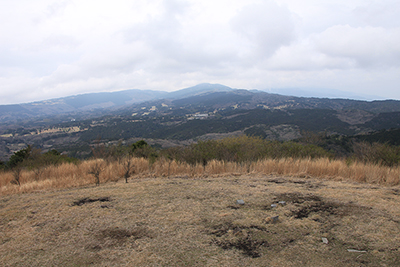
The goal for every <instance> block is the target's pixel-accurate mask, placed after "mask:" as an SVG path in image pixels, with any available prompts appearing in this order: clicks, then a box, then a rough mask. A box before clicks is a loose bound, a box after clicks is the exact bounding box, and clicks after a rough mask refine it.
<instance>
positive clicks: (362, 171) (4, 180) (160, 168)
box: [0, 158, 400, 195]
mask: <svg viewBox="0 0 400 267" xmlns="http://www.w3.org/2000/svg"><path fill="white" fill-rule="evenodd" d="M131 161H132V164H133V166H134V168H133V170H134V173H133V177H174V176H189V177H202V176H208V175H216V174H236V175H238V174H247V173H259V174H267V175H269V174H276V175H285V176H292V177H319V178H327V179H332V180H340V181H355V182H363V183H373V184H381V185H398V184H400V168H399V167H393V168H390V167H385V166H379V165H371V164H364V163H359V162H355V163H352V164H350V165H348V164H347V163H346V162H345V161H343V160H329V159H324V158H322V159H313V160H311V159H300V160H295V159H279V160H272V159H268V160H262V161H259V162H253V163H247V164H245V163H243V164H240V163H233V162H221V161H215V160H214V161H211V162H209V163H208V164H207V166H206V168H203V166H201V165H197V166H191V165H188V164H186V163H179V162H176V161H167V160H165V159H160V160H158V161H156V162H155V163H154V164H152V165H150V164H149V162H148V161H147V160H146V159H143V158H133V159H131ZM93 166H98V167H99V168H101V172H100V183H101V184H103V183H106V182H109V181H117V180H118V179H120V178H122V177H123V175H124V166H123V162H111V163H109V162H106V161H103V160H89V161H84V162H82V163H80V164H78V165H75V164H62V165H60V166H49V167H47V168H45V169H43V170H41V171H40V172H39V173H38V172H35V171H23V172H22V177H21V180H20V182H21V186H18V185H15V184H12V183H11V181H12V180H13V176H12V173H11V172H3V173H0V194H1V195H6V194H15V193H27V192H33V191H37V190H45V189H60V188H70V187H80V186H86V185H89V184H94V183H95V177H94V176H93V175H92V174H90V173H91V170H92V169H93Z"/></svg>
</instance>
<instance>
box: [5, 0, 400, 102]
mask: <svg viewBox="0 0 400 267" xmlns="http://www.w3.org/2000/svg"><path fill="white" fill-rule="evenodd" d="M199 83H219V84H223V85H226V86H229V87H232V88H240V89H259V90H267V91H268V90H270V91H271V90H274V91H275V92H279V88H309V89H312V90H319V91H325V92H329V91H330V90H341V91H345V92H348V93H351V94H355V95H375V96H379V97H381V98H383V99H400V86H399V85H400V1H398V0H302V1H299V0H275V1H274V0H202V1H197V0H181V1H179V0H113V1H93V0H64V1H63V0H35V1H32V0H13V1H8V0H0V104H14V103H26V102H32V101H39V100H44V99H50V98H57V97H63V96H69V95H76V94H82V93H90V92H106V91H107V92H110V91H119V90H125V89H149V90H162V91H174V90H178V89H183V88H186V87H190V86H194V85H197V84H199Z"/></svg>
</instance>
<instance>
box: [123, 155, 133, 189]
mask: <svg viewBox="0 0 400 267" xmlns="http://www.w3.org/2000/svg"><path fill="white" fill-rule="evenodd" d="M132 158H133V156H132V154H131V153H128V155H127V156H126V157H125V158H124V162H123V166H124V178H125V183H128V178H129V177H130V176H131V174H132V173H133V172H134V167H135V166H134V165H133V164H132Z"/></svg>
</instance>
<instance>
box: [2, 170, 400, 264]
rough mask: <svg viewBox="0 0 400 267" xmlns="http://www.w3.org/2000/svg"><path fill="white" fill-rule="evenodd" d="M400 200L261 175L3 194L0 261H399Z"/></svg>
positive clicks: (366, 187)
mask: <svg viewBox="0 0 400 267" xmlns="http://www.w3.org/2000/svg"><path fill="white" fill-rule="evenodd" d="M238 200H239V201H238ZM242 203H244V204H242ZM399 204H400V187H399V186H396V187H385V186H378V185H370V184H359V183H346V182H336V181H329V180H320V179H312V178H293V177H276V176H262V175H248V176H235V175H230V176H214V177H212V176H209V177H203V178H196V179H192V178H188V177H175V178H170V179H167V178H140V179H139V178H133V179H131V180H129V183H128V184H125V183H124V181H122V180H121V181H118V182H116V183H108V184H104V185H100V186H97V187H95V186H91V187H85V188H76V189H68V190H59V191H47V192H35V193H29V194H20V195H7V196H1V197H0V234H1V235H0V262H1V263H0V265H1V266H90V265H92V266H400V205H399Z"/></svg>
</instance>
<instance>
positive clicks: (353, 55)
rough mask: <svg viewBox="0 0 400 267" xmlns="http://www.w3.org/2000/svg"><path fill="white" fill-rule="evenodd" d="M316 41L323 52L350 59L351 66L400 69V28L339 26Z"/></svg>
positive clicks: (318, 37)
mask: <svg viewBox="0 0 400 267" xmlns="http://www.w3.org/2000/svg"><path fill="white" fill-rule="evenodd" d="M315 41H316V47H317V49H318V51H320V52H321V53H323V54H325V55H327V56H329V57H332V58H344V59H348V67H355V68H370V67H375V68H382V67H400V46H399V44H400V28H393V29H384V28H381V27H370V26H369V27H357V28H354V27H350V26H349V25H338V26H333V27H330V28H328V29H326V30H325V31H324V32H322V33H321V34H319V35H318V36H317V37H316V40H315Z"/></svg>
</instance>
